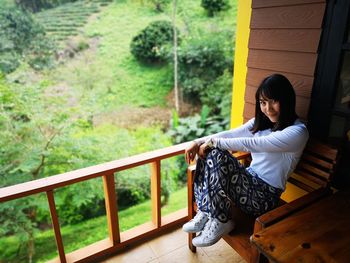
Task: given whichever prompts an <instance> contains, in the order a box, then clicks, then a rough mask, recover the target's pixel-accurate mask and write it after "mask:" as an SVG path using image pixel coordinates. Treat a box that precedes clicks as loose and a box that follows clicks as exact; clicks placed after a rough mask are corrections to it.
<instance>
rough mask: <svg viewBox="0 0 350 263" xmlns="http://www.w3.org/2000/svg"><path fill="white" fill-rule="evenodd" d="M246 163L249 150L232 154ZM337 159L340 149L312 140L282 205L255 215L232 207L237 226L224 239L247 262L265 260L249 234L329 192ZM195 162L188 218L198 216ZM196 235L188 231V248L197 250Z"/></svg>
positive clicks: (190, 185)
mask: <svg viewBox="0 0 350 263" xmlns="http://www.w3.org/2000/svg"><path fill="white" fill-rule="evenodd" d="M233 155H234V156H235V157H236V158H237V159H239V160H241V162H242V163H243V164H244V165H248V164H249V158H250V154H249V153H244V152H237V153H235V154H233ZM337 159H338V150H336V149H334V148H332V147H330V146H329V145H326V144H324V143H321V142H318V141H316V140H309V142H308V143H307V145H306V147H305V150H304V152H303V155H302V157H301V159H300V162H299V164H298V166H297V168H296V169H295V171H294V173H293V174H292V175H291V176H290V178H289V180H288V182H287V186H286V191H285V192H284V193H283V194H282V196H281V202H280V206H279V207H277V208H275V209H273V210H271V211H269V212H267V213H265V214H263V215H261V216H259V217H258V218H254V217H253V216H249V215H247V214H245V213H243V212H242V211H240V210H239V209H238V208H235V207H234V208H233V211H232V213H233V215H232V216H233V219H234V221H235V223H236V226H235V229H234V230H233V231H232V232H231V233H229V234H228V235H225V236H224V237H223V238H224V240H225V241H226V242H227V243H228V244H229V245H230V246H231V247H232V248H233V249H234V250H236V252H237V253H238V254H240V256H241V257H242V258H244V259H245V260H246V261H247V262H259V261H260V262H263V261H264V260H266V259H264V258H263V256H260V254H259V252H258V251H257V249H256V248H255V247H253V246H252V245H251V243H250V236H251V235H253V234H254V233H256V232H258V231H260V230H262V229H263V228H265V227H267V226H269V225H271V224H274V223H276V222H278V221H279V220H281V219H283V218H285V217H287V216H288V215H291V214H292V213H293V212H296V211H298V210H300V209H302V208H304V207H305V206H307V205H310V204H311V203H313V202H316V201H317V200H319V199H320V198H322V197H324V196H326V195H329V194H330V193H331V190H330V182H331V179H332V176H333V174H334V171H335V167H336V163H337ZM194 171H195V165H192V166H190V167H189V168H188V170H187V173H188V215H189V219H191V218H193V217H194V215H195V210H196V208H195V206H196V205H195V202H194V195H193V178H194ZM194 237H195V234H189V240H188V242H189V248H190V249H191V250H192V251H193V252H196V247H195V246H193V245H192V239H193V238H194Z"/></svg>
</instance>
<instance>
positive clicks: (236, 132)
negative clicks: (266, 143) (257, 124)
mask: <svg viewBox="0 0 350 263" xmlns="http://www.w3.org/2000/svg"><path fill="white" fill-rule="evenodd" d="M253 125H254V118H253V119H251V120H249V121H247V122H246V123H245V124H243V125H241V126H239V127H237V128H234V129H232V130H228V131H223V132H218V133H216V134H213V135H209V136H207V137H204V138H199V139H196V140H195V142H197V144H198V145H199V146H200V145H202V144H203V143H205V142H207V141H209V140H210V139H212V138H239V137H251V136H253V134H252V133H251V131H250V129H251V128H252V127H253Z"/></svg>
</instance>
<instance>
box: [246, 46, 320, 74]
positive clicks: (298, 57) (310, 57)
mask: <svg viewBox="0 0 350 263" xmlns="http://www.w3.org/2000/svg"><path fill="white" fill-rule="evenodd" d="M316 60H317V54H316V53H299V52H287V51H270V50H257V49H250V50H249V56H248V62H247V65H248V67H250V68H258V69H268V70H274V71H282V72H289V73H295V74H301V75H306V76H313V75H314V71H315V66H316Z"/></svg>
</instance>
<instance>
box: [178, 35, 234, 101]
mask: <svg viewBox="0 0 350 263" xmlns="http://www.w3.org/2000/svg"><path fill="white" fill-rule="evenodd" d="M178 60H179V79H180V83H181V86H182V89H183V92H184V95H185V96H187V97H188V98H198V97H202V96H203V94H204V93H205V89H206V88H207V86H208V85H209V84H211V83H213V82H214V81H215V80H216V78H218V77H219V76H221V75H222V74H223V72H224V70H225V69H226V68H230V65H231V64H230V63H231V62H230V60H232V57H231V56H229V57H227V56H226V51H225V47H224V45H222V41H221V40H220V39H218V38H212V37H210V36H209V37H207V38H202V39H198V38H194V39H189V40H188V41H187V42H186V43H185V44H183V45H182V46H181V48H180V49H179V52H178Z"/></svg>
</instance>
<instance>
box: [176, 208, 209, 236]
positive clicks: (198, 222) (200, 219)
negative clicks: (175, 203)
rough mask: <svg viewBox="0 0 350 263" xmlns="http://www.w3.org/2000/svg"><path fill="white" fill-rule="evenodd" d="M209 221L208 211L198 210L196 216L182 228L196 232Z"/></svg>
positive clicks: (189, 231)
mask: <svg viewBox="0 0 350 263" xmlns="http://www.w3.org/2000/svg"><path fill="white" fill-rule="evenodd" d="M207 221H208V216H207V214H206V213H204V212H202V211H200V210H198V212H197V214H196V216H195V217H194V218H193V219H191V220H190V221H189V222H187V223H186V224H184V225H183V226H182V230H183V231H185V232H187V233H196V232H200V231H202V230H203V228H204V226H205V223H206V222H207Z"/></svg>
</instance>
